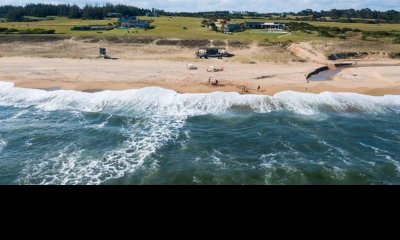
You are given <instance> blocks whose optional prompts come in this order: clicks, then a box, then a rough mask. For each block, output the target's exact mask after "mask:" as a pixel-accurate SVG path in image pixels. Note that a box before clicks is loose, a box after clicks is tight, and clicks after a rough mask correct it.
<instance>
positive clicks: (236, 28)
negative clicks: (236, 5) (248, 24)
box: [225, 23, 243, 33]
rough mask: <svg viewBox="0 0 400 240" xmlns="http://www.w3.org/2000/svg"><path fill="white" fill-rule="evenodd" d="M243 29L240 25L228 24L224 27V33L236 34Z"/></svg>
mask: <svg viewBox="0 0 400 240" xmlns="http://www.w3.org/2000/svg"><path fill="white" fill-rule="evenodd" d="M242 29H243V25H242V24H240V23H228V24H226V26H225V33H229V32H237V31H240V30H242Z"/></svg>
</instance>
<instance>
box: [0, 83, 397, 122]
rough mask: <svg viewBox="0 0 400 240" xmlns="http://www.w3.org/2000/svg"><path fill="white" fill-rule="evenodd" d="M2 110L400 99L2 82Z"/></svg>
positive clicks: (344, 104)
mask: <svg viewBox="0 0 400 240" xmlns="http://www.w3.org/2000/svg"><path fill="white" fill-rule="evenodd" d="M0 105H6V106H15V107H28V106H33V107H36V108H40V109H43V110H46V111H53V110H63V109H67V110H68V109H71V110H79V111H88V112H98V111H110V112H124V113H141V114H162V115H184V116H187V115H199V114H218V113H223V112H226V111H230V110H237V109H249V110H251V111H254V112H260V113H266V112H274V111H290V112H295V113H298V114H307V115H309V114H314V113H318V112H369V113H382V112H386V111H396V112H399V111H400V96H399V95H387V96H382V97H374V96H367V95H361V94H355V93H331V92H324V93H321V94H311V93H299V92H293V91H285V92H281V93H278V94H276V95H274V96H272V97H271V96H259V95H240V94H238V93H223V92H215V93H208V94H179V93H177V92H175V91H172V90H166V89H162V88H158V87H149V88H143V89H135V90H126V91H104V92H98V93H84V92H78V91H67V90H59V91H52V92H47V91H44V90H35V89H23V88H17V87H14V85H13V84H12V83H4V82H0Z"/></svg>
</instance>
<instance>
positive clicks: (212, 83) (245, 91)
mask: <svg viewBox="0 0 400 240" xmlns="http://www.w3.org/2000/svg"><path fill="white" fill-rule="evenodd" d="M208 84H210V85H211V86H219V81H218V80H217V79H215V81H212V77H209V78H208ZM241 89H242V93H248V92H249V90H248V88H247V87H246V86H242V87H241ZM260 91H261V85H258V87H257V92H260Z"/></svg>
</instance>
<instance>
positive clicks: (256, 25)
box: [245, 22, 286, 31]
mask: <svg viewBox="0 0 400 240" xmlns="http://www.w3.org/2000/svg"><path fill="white" fill-rule="evenodd" d="M245 26H246V28H247V29H266V30H268V31H284V30H285V28H286V25H285V24H281V23H267V22H246V23H245Z"/></svg>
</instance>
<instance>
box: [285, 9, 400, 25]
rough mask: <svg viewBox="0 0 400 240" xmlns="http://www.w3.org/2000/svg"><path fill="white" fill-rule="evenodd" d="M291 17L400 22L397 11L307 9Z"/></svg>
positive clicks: (399, 13)
mask: <svg viewBox="0 0 400 240" xmlns="http://www.w3.org/2000/svg"><path fill="white" fill-rule="evenodd" d="M290 15H295V16H312V17H313V18H323V17H329V18H332V19H340V18H348V19H350V18H361V19H375V20H383V21H392V22H394V21H400V12H399V11H395V10H389V11H376V10H371V9H369V8H365V9H360V10H355V9H345V10H338V9H332V10H330V11H319V12H317V11H313V10H311V9H306V10H303V11H300V12H298V13H291V14H290Z"/></svg>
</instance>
